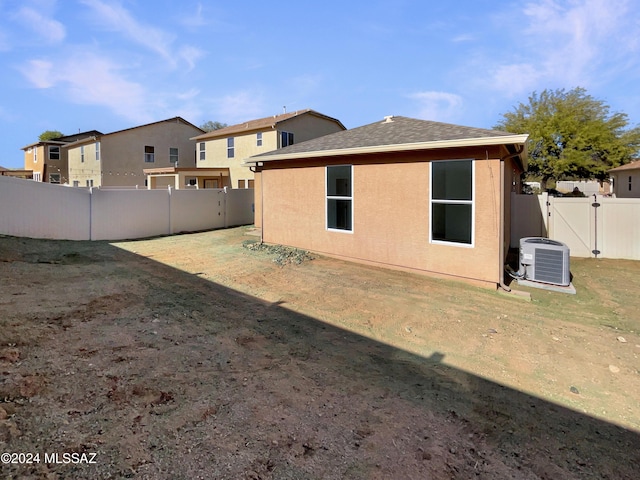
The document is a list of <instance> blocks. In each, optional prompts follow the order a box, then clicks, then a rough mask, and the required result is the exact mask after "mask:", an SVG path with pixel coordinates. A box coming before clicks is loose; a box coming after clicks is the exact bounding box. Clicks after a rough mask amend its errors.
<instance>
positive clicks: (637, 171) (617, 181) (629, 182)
mask: <svg viewBox="0 0 640 480" xmlns="http://www.w3.org/2000/svg"><path fill="white" fill-rule="evenodd" d="M609 175H611V178H612V179H613V194H614V195H615V196H616V197H618V198H640V160H636V161H635V162H631V163H627V164H626V165H621V166H619V167H616V168H612V169H611V170H609Z"/></svg>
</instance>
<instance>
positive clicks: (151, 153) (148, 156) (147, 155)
mask: <svg viewBox="0 0 640 480" xmlns="http://www.w3.org/2000/svg"><path fill="white" fill-rule="evenodd" d="M155 160H156V159H155V149H154V148H153V147H152V146H149V145H145V147H144V162H145V163H153V162H155Z"/></svg>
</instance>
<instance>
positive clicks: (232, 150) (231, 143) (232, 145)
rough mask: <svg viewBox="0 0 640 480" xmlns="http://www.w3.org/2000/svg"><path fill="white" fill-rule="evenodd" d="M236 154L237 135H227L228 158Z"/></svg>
mask: <svg viewBox="0 0 640 480" xmlns="http://www.w3.org/2000/svg"><path fill="white" fill-rule="evenodd" d="M235 156H236V139H235V137H227V158H235Z"/></svg>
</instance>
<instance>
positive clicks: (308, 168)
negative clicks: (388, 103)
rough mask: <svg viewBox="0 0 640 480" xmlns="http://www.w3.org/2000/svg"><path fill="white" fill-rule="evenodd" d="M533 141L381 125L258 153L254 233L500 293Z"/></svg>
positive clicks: (402, 120) (407, 123)
mask: <svg viewBox="0 0 640 480" xmlns="http://www.w3.org/2000/svg"><path fill="white" fill-rule="evenodd" d="M526 140H527V135H514V134H511V133H506V132H500V131H495V130H484V129H478V128H471V127H463V126H458V125H451V124H445V123H438V122H432V121H425V120H416V119H411V118H406V117H385V119H384V120H382V121H378V122H375V123H372V124H369V125H365V126H362V127H358V128H354V129H351V130H346V131H342V132H338V133H334V134H331V135H327V136H324V137H321V138H317V139H314V140H310V141H308V142H304V143H299V144H296V145H293V146H290V147H287V148H283V149H281V150H276V151H273V152H269V153H265V154H262V155H257V156H254V157H252V158H250V159H248V160H247V162H246V164H247V165H250V166H252V169H254V170H255V171H256V174H257V176H256V215H255V218H256V226H258V227H260V228H261V229H262V241H264V242H266V243H273V244H282V245H288V246H292V247H297V248H302V249H306V250H310V251H313V252H318V253H322V254H327V255H330V256H335V257H340V258H344V259H347V260H354V261H358V262H364V263H369V264H374V265H379V266H385V267H392V268H398V269H404V270H410V271H414V272H422V273H431V274H436V275H441V276H445V277H449V278H454V279H464V280H466V281H469V282H472V283H476V284H480V285H483V286H489V287H494V288H495V287H496V286H497V285H501V284H502V283H503V281H504V276H503V273H504V260H505V258H506V252H507V249H508V245H509V240H510V195H509V193H510V192H511V191H518V190H519V189H520V173H521V172H522V171H523V170H524V169H525V168H526Z"/></svg>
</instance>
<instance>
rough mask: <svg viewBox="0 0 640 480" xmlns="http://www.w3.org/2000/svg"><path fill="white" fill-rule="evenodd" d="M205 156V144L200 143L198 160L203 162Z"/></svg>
mask: <svg viewBox="0 0 640 480" xmlns="http://www.w3.org/2000/svg"><path fill="white" fill-rule="evenodd" d="M205 155H206V150H205V143H204V142H200V160H204V159H205Z"/></svg>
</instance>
